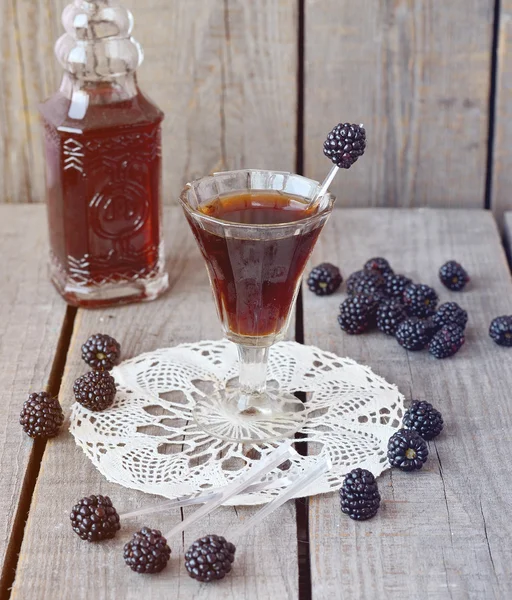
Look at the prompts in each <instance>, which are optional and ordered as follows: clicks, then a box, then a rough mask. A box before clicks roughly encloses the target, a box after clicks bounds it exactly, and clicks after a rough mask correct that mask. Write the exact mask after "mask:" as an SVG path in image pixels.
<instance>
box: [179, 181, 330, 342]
mask: <svg viewBox="0 0 512 600" xmlns="http://www.w3.org/2000/svg"><path fill="white" fill-rule="evenodd" d="M199 211H200V212H202V213H203V214H206V215H209V216H212V217H215V218H217V219H222V220H223V221H228V222H230V223H243V224H247V225H251V224H253V225H254V224H258V225H275V224H283V223H290V222H293V221H302V220H303V219H305V218H307V217H310V216H312V214H313V213H312V212H311V210H310V209H309V208H308V205H307V203H306V202H305V201H304V200H303V199H301V198H298V197H294V196H289V195H284V194H282V193H280V192H268V191H261V192H259V191H256V192H245V193H241V194H234V195H226V196H223V197H220V198H218V199H216V200H214V201H212V202H211V203H208V204H205V205H202V206H200V207H199ZM189 221H190V223H191V226H192V229H193V231H194V233H195V236H196V238H197V240H198V242H199V246H200V248H201V251H202V253H203V256H204V258H205V260H206V263H207V266H208V269H209V272H210V275H211V280H212V283H213V287H214V293H215V297H216V300H217V305H218V308H219V312H220V315H221V319H222V321H223V322H224V323H225V325H226V326H227V327H228V328H229V330H230V331H232V332H234V333H236V334H238V335H242V336H266V335H271V334H274V333H278V332H280V331H281V330H282V329H283V327H284V326H285V325H286V323H287V319H288V314H289V310H290V306H291V304H292V302H293V300H294V298H295V293H296V289H297V285H298V280H299V278H300V276H301V275H302V272H303V270H304V267H305V265H306V262H307V260H308V258H309V255H310V253H311V250H312V249H313V246H314V245H315V242H316V239H317V237H318V235H319V233H320V230H321V226H318V225H312V226H311V228H309V229H307V230H306V231H304V232H302V233H298V234H297V235H292V233H291V232H288V233H289V234H288V233H287V234H286V237H281V238H280V239H247V238H244V237H243V233H241V234H240V236H241V237H239V236H238V235H239V234H238V233H237V232H236V231H233V230H231V231H230V235H229V236H224V235H218V234H216V233H213V232H211V231H207V230H206V229H203V228H200V227H198V226H197V225H196V224H195V223H194V222H193V221H192V220H191V219H189ZM261 237H262V238H264V232H263V234H262V236H261Z"/></svg>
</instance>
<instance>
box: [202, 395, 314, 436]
mask: <svg viewBox="0 0 512 600" xmlns="http://www.w3.org/2000/svg"><path fill="white" fill-rule="evenodd" d="M193 415H194V420H195V422H196V424H197V426H198V427H200V428H201V429H202V430H204V431H206V432H207V433H208V434H210V435H212V436H214V437H217V438H220V439H222V440H226V441H229V442H240V443H242V442H245V443H256V442H270V441H274V440H282V439H283V438H290V437H293V436H294V435H295V433H297V431H299V429H301V427H302V426H303V425H304V423H305V421H306V411H305V406H304V404H303V403H302V402H301V401H300V400H299V399H298V398H296V397H295V396H293V395H292V394H286V393H283V392H282V391H272V390H269V391H268V392H266V393H264V394H259V395H258V396H252V397H251V398H250V404H249V403H248V399H247V398H244V397H243V396H241V394H240V391H239V390H238V389H237V388H231V389H229V388H228V389H226V390H223V391H221V392H219V393H214V394H211V395H208V396H205V397H201V398H198V400H197V403H196V405H195V407H194V411H193Z"/></svg>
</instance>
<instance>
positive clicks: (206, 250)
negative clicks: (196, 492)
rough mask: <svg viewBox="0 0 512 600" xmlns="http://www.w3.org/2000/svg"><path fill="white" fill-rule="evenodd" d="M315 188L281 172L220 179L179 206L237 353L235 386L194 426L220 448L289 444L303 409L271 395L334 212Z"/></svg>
mask: <svg viewBox="0 0 512 600" xmlns="http://www.w3.org/2000/svg"><path fill="white" fill-rule="evenodd" d="M317 190H318V182H316V181H313V180H311V179H307V178H305V177H302V176H300V175H293V174H290V173H282V172H277V171H257V170H242V171H230V172H225V173H217V174H215V175H212V176H210V177H204V178H202V179H199V180H197V181H195V182H193V183H191V184H188V185H187V187H186V188H185V190H184V191H183V193H182V194H181V197H180V202H181V204H182V207H183V209H184V211H185V216H186V217H187V220H188V222H189V224H190V227H191V229H192V232H193V233H194V236H195V238H196V240H197V243H198V245H199V248H200V250H201V253H202V255H203V258H204V260H205V262H206V267H207V270H208V275H209V277H210V282H211V286H212V290H213V293H214V297H215V301H216V305H217V311H218V314H219V317H220V320H221V323H222V326H223V329H224V331H225V333H226V336H227V338H228V339H229V340H231V341H232V342H234V343H235V344H237V347H238V353H239V362H240V372H239V376H238V378H236V379H235V380H233V381H231V382H228V385H227V386H226V389H225V390H223V391H222V392H221V393H220V394H213V395H210V396H208V397H206V396H205V397H202V398H200V399H199V401H198V402H197V404H196V408H195V411H194V417H195V420H196V422H197V424H198V425H199V426H200V427H202V428H203V429H204V430H205V431H208V433H210V434H213V435H216V436H218V437H220V438H222V439H227V440H233V441H239V442H251V441H252V442H257V441H260V442H261V441H270V440H275V439H282V438H284V437H290V436H292V435H293V434H294V433H295V432H296V431H297V430H298V429H300V427H301V425H302V424H303V422H304V417H305V415H304V405H303V404H302V402H300V401H299V400H298V399H297V398H295V396H293V395H291V394H287V393H285V392H284V391H283V390H281V389H280V386H279V382H270V384H269V385H267V361H268V355H269V348H270V347H271V346H272V344H274V343H276V342H278V341H280V340H282V339H283V338H284V336H285V333H286V330H287V327H288V324H289V321H290V316H291V314H292V309H293V307H294V305H295V300H296V298H297V293H298V290H299V286H300V281H301V278H302V274H303V272H304V268H305V266H306V263H307V261H308V258H309V256H310V254H311V252H312V250H313V247H314V245H315V243H316V240H317V239H318V236H319V234H320V232H321V230H322V228H323V226H324V225H325V223H326V221H327V219H328V217H329V215H330V213H331V210H332V205H333V202H334V198H333V197H332V196H329V197H328V199H327V202H326V208H324V209H323V210H321V211H320V212H319V211H318V205H315V206H314V207H312V206H311V200H312V198H313V197H314V195H315V193H316V192H317Z"/></svg>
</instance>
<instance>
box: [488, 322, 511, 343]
mask: <svg viewBox="0 0 512 600" xmlns="http://www.w3.org/2000/svg"><path fill="white" fill-rule="evenodd" d="M489 335H490V336H491V338H492V339H493V340H494V341H495V342H496V343H497V344H498V346H508V347H511V346H512V315H508V316H506V315H503V316H502V317H496V318H495V319H493V321H492V323H491V326H490V327H489Z"/></svg>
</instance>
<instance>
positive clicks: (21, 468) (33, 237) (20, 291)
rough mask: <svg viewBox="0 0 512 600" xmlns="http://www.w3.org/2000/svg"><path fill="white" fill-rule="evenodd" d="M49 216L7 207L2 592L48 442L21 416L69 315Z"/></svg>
mask: <svg viewBox="0 0 512 600" xmlns="http://www.w3.org/2000/svg"><path fill="white" fill-rule="evenodd" d="M45 220H46V215H45V211H44V209H43V207H28V206H23V207H22V206H6V205H4V206H0V254H1V256H2V261H1V262H0V281H1V282H2V285H1V290H2V293H1V294H0V364H1V365H2V366H1V369H0V389H1V390H2V410H1V411H0V473H2V486H1V488H0V515H2V519H1V521H0V565H2V571H1V581H0V596H1V595H2V593H3V592H4V585H6V584H7V582H8V580H9V579H10V578H12V568H13V565H14V562H15V558H16V557H15V552H16V547H15V546H16V543H17V542H18V536H19V534H20V533H21V530H22V528H23V519H24V516H25V515H24V514H23V511H26V510H27V509H28V504H27V502H29V501H30V490H31V487H32V486H33V484H34V472H33V471H34V469H36V470H37V462H38V460H39V458H40V453H41V451H42V450H43V447H44V446H42V445H40V444H38V445H37V446H34V442H33V441H32V440H31V439H30V438H29V437H28V436H26V435H25V433H23V431H22V429H21V427H20V426H19V425H18V419H19V413H20V410H21V406H22V404H23V402H24V401H25V400H26V398H27V395H28V394H29V393H30V392H33V391H41V390H44V389H47V388H48V386H49V385H50V379H51V376H52V371H53V367H54V361H55V357H56V353H57V347H58V345H59V339H60V336H61V330H62V328H63V324H64V321H65V317H66V305H65V304H64V302H62V300H61V299H60V298H59V296H58V295H57V293H56V292H55V291H54V290H53V288H52V286H51V284H50V283H49V281H48V277H47V274H46V260H47V252H46V235H45V233H46V227H45V226H44V223H45ZM62 350H64V349H62ZM55 375H56V373H54V376H55ZM54 383H55V382H54Z"/></svg>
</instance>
